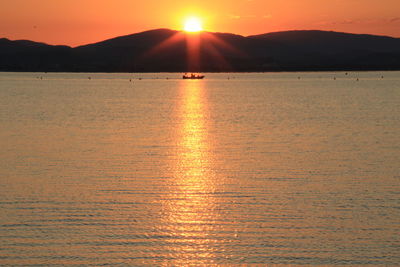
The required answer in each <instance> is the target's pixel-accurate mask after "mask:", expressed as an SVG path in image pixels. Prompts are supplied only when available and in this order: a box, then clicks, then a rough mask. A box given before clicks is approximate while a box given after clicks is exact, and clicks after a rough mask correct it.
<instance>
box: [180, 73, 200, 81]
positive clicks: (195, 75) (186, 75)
mask: <svg viewBox="0 0 400 267" xmlns="http://www.w3.org/2000/svg"><path fill="white" fill-rule="evenodd" d="M204 77H205V76H204V75H200V74H194V73H190V74H189V73H185V74H184V75H183V76H182V78H183V79H192V80H195V79H204Z"/></svg>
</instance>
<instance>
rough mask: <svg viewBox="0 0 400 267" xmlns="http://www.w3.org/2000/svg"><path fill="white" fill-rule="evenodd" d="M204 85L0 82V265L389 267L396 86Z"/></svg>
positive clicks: (277, 79)
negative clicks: (356, 266)
mask: <svg viewBox="0 0 400 267" xmlns="http://www.w3.org/2000/svg"><path fill="white" fill-rule="evenodd" d="M206 75H207V76H206V79H205V80H200V81H190V80H181V79H179V78H180V75H179V74H51V73H48V74H45V73H22V74H21V73H20V74H18V73H0V127H1V128H0V129H1V130H0V147H1V152H0V153H1V154H0V265H7V264H10V265H24V266H25V265H63V264H77V265H79V264H83V265H119V264H120V265H124V264H130V265H139V266H142V265H153V266H154V265H169V266H170V265H192V264H193V265H202V264H204V265H220V264H221V265H234V264H252V263H259V264H295V265H310V264H313V265H319V264H321V265H367V264H371V265H398V264H400V231H399V229H400V227H399V226H400V198H399V195H400V193H399V192H400V190H399V189H400V188H399V187H400V185H399V180H400V167H399V166H400V163H399V158H400V72H365V73H355V72H349V73H348V75H346V74H345V73H344V72H343V73H341V72H337V73H274V74H268V73H265V74H206ZM382 75H383V78H382V77H381V76H382ZM89 76H90V77H91V79H88V77H89ZM38 77H39V78H38ZM40 77H42V78H40ZM334 77H336V79H334ZM139 78H142V79H140V80H139ZM166 78H168V79H166ZM228 78H229V79H228ZM357 78H359V81H357ZM129 79H131V81H130V80H129Z"/></svg>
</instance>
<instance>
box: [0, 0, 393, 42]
mask: <svg viewBox="0 0 400 267" xmlns="http://www.w3.org/2000/svg"><path fill="white" fill-rule="evenodd" d="M0 7H1V8H0V38H2V37H6V38H9V39H12V40H16V39H29V40H34V41H41V42H46V43H49V44H66V45H71V46H77V45H82V44H87V43H93V42H97V41H102V40H105V39H108V38H112V37H116V36H120V35H126V34H132V33H136V32H141V31H146V30H150V29H156V28H170V29H175V30H183V29H184V20H185V18H186V17H188V16H196V17H199V18H200V19H201V20H202V22H203V28H204V30H206V31H211V32H230V33H235V34H240V35H245V36H246V35H252V34H262V33H267V32H274V31H285V30H310V29H315V30H332V31H343V32H350V33H368V34H377V35H388V36H393V37H400V1H399V0H380V1H376V0H332V1H329V3H328V2H327V1H320V0H286V1H282V0H236V1H230V0H220V1H214V0H201V1H200V0H199V1H181V0H147V1H136V0H135V1H133V0H114V1H108V0H79V1H78V0H57V1H54V0H0Z"/></svg>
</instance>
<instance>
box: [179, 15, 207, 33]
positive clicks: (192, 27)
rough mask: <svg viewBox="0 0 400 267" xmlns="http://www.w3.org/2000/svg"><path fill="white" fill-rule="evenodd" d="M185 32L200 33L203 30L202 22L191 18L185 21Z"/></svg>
mask: <svg viewBox="0 0 400 267" xmlns="http://www.w3.org/2000/svg"><path fill="white" fill-rule="evenodd" d="M184 30H185V31H186V32H200V31H202V30H203V25H202V21H201V20H200V19H199V18H197V17H190V18H187V19H186V20H185V24H184Z"/></svg>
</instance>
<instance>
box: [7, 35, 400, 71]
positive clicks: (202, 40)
mask: <svg viewBox="0 0 400 267" xmlns="http://www.w3.org/2000/svg"><path fill="white" fill-rule="evenodd" d="M0 58H1V60H0V71H67V72H70V71H71V72H163V71H165V72H187V71H203V72H205V71H215V72H218V71H308V70H399V69H400V39H399V38H392V37H386V36H375V35H365V34H350V33H340V32H327V31H286V32H275V33H267V34H261V35H253V36H247V37H244V36H240V35H235V34H230V33H210V32H202V33H198V34H186V33H183V32H180V31H174V30H169V29H156V30H150V31H145V32H141V33H136V34H132V35H127V36H120V37H116V38H113V39H109V40H105V41H102V42H98V43H93V44H87V45H83V46H79V47H75V48H72V47H69V46H53V45H48V44H44V43H37V42H32V41H26V40H19V41H11V40H8V39H6V38H3V39H0Z"/></svg>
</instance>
